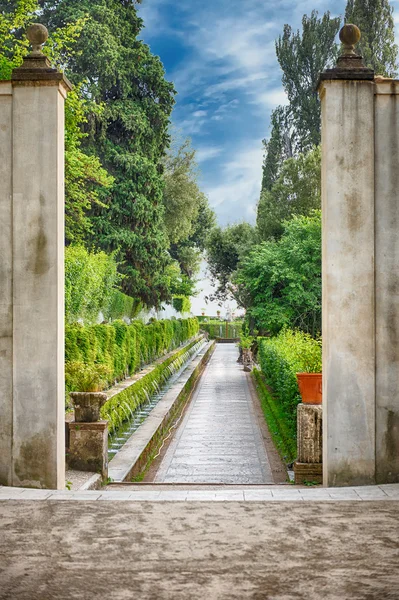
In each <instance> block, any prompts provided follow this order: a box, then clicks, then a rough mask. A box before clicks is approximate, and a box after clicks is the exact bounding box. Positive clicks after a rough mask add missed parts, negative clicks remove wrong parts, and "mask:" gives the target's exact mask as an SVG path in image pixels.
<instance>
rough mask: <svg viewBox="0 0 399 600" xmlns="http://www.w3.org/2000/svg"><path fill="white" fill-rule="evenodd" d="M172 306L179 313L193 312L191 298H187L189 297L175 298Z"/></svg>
mask: <svg viewBox="0 0 399 600" xmlns="http://www.w3.org/2000/svg"><path fill="white" fill-rule="evenodd" d="M172 305H173V308H174V309H175V311H176V312H179V313H189V312H190V310H191V302H190V298H187V296H174V298H173V300H172Z"/></svg>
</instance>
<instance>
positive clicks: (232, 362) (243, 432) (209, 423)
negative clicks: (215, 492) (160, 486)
mask: <svg viewBox="0 0 399 600" xmlns="http://www.w3.org/2000/svg"><path fill="white" fill-rule="evenodd" d="M237 358H238V349H237V347H236V345H235V344H218V345H217V346H216V350H215V352H214V354H213V356H212V358H211V360H210V362H209V364H208V366H207V367H206V369H205V371H204V374H203V375H202V378H201V381H200V383H199V386H198V388H197V390H196V392H195V393H194V396H193V398H192V401H191V404H190V407H189V409H188V411H187V413H186V415H185V417H184V420H183V421H182V423H181V425H180V427H179V428H178V430H177V433H176V434H175V437H174V439H173V441H172V443H171V444H170V446H169V448H168V450H167V452H166V454H165V457H164V459H163V461H162V463H161V465H160V468H159V470H158V473H157V475H156V477H155V481H156V482H165V483H230V484H232V483H241V484H250V483H255V484H259V483H273V477H272V472H271V468H270V464H269V460H268V457H267V454H266V449H265V445H264V443H263V440H262V436H261V432H260V428H259V424H258V421H257V419H256V416H255V414H254V409H253V404H252V399H251V393H250V390H249V385H248V380H247V376H246V373H244V371H243V368H242V365H239V364H237Z"/></svg>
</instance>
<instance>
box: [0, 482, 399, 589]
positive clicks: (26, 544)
mask: <svg viewBox="0 0 399 600" xmlns="http://www.w3.org/2000/svg"><path fill="white" fill-rule="evenodd" d="M395 489H396V488H395ZM264 491H266V490H264ZM270 491H273V490H272V489H270V490H269V492H270ZM307 491H310V492H311V491H312V490H307ZM317 491H319V490H317ZM204 492H205V491H204ZM291 492H292V494H291V495H292V496H294V495H295V493H296V494H297V496H298V498H299V501H293V500H290V501H289V502H285V501H279V500H274V501H272V502H259V501H252V502H237V501H235V500H234V501H231V502H229V501H228V496H229V494H227V491H224V494H225V501H219V502H217V501H213V502H207V501H205V500H206V497H207V492H205V493H201V491H200V490H194V491H187V492H186V491H185V490H183V493H181V491H180V493H179V494H176V492H175V493H174V495H175V498H176V499H180V498H183V497H184V496H185V494H187V501H183V502H179V501H174V502H164V501H162V497H163V494H164V492H160V493H159V495H158V499H159V501H157V502H123V501H122V502H121V501H120V500H121V497H120V496H118V497H116V496H114V499H113V500H111V501H108V502H107V501H106V502H102V501H96V502H90V501H81V502H68V501H62V502H58V503H56V505H55V503H54V502H53V501H51V500H47V501H45V502H38V501H37V499H36V500H26V501H25V502H21V501H20V500H16V501H12V502H3V503H2V504H1V510H0V534H1V545H0V581H1V584H0V600H36V599H37V600H97V599H101V598H109V599H110V600H111V599H112V600H128V599H131V598H137V599H139V600H170V599H171V598H173V599H176V600H203V599H204V598H206V599H207V600H366V599H370V600H374V599H378V600H380V599H384V600H385V599H387V600H396V599H397V598H399V577H398V564H399V543H398V539H399V520H398V511H399V502H381V501H379V502H363V501H359V502H348V501H345V502H340V501H338V502H328V503H327V502H320V501H318V502H317V503H313V502H312V503H311V502H306V501H301V500H300V498H301V491H300V490H295V489H294V490H291ZM3 493H4V492H3ZM71 493H72V494H73V492H71ZM87 493H89V492H85V493H84V496H86V494H87ZM90 493H91V494H93V495H94V494H96V493H97V494H98V492H95V491H93V492H90ZM147 493H149V492H147ZM153 493H154V492H153ZM246 493H247V492H245V491H244V494H246ZM248 493H251V494H253V493H254V491H252V490H251V491H250V492H248ZM75 494H76V495H77V494H78V492H75ZM108 494H110V492H108ZM213 494H214V496H215V497H214V498H213V500H217V498H216V495H217V492H215V491H213ZM104 495H105V494H104ZM237 495H238V494H237V491H235V492H234V494H231V495H230V496H231V498H236V497H237ZM19 496H20V497H23V496H24V492H21V493H20V494H19ZM220 498H221V497H219V499H220ZM190 500H191V502H190Z"/></svg>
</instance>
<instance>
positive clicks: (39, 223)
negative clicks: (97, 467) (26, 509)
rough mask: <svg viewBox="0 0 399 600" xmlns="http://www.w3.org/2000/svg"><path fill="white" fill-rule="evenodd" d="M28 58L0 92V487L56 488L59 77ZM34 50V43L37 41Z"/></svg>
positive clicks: (60, 359)
mask: <svg viewBox="0 0 399 600" xmlns="http://www.w3.org/2000/svg"><path fill="white" fill-rule="evenodd" d="M31 34H32V35H30V39H31V41H32V43H34V42H35V43H34V47H35V48H36V50H35V51H34V52H32V53H31V55H29V56H28V57H27V58H26V59H25V60H24V63H23V65H22V66H21V67H20V68H18V69H15V70H14V72H13V75H12V81H11V82H2V83H1V85H0V144H1V161H0V165H1V166H0V174H1V186H0V188H1V189H0V227H1V232H0V233H1V234H0V255H1V260H0V263H1V266H0V278H1V281H0V414H1V419H0V423H1V425H0V483H1V484H4V485H11V486H24V487H37V488H53V489H56V488H59V489H63V488H64V487H65V457H64V394H65V389H64V100H65V97H66V93H67V91H68V89H69V84H68V82H67V80H66V79H65V77H64V76H63V75H62V74H61V73H58V72H57V71H56V70H55V69H52V68H51V66H50V64H49V63H48V61H47V59H46V58H45V57H44V55H43V54H42V53H41V51H40V43H41V42H42V41H44V39H45V36H46V30H44V28H41V27H39V28H37V27H36V29H34V30H32V31H31ZM38 35H39V38H40V43H39V45H38V44H37V43H36V42H37V40H38V37H37V36H38Z"/></svg>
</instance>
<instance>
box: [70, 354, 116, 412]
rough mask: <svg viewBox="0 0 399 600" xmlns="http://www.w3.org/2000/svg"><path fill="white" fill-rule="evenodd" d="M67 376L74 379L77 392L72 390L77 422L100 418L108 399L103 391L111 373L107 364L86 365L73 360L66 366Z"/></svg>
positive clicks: (71, 394) (71, 396) (71, 395)
mask: <svg viewBox="0 0 399 600" xmlns="http://www.w3.org/2000/svg"><path fill="white" fill-rule="evenodd" d="M66 374H67V378H69V379H70V380H72V381H73V385H74V387H76V389H77V390H79V391H76V392H70V394H69V395H70V398H71V401H72V404H73V406H74V409H75V421H76V422H77V423H93V422H95V421H99V420H100V410H101V408H102V407H103V406H104V404H105V403H106V401H107V394H105V393H104V392H102V390H103V389H105V388H106V387H107V384H108V379H109V377H110V375H111V372H110V369H109V368H108V367H107V366H106V365H86V364H85V363H81V362H71V363H68V365H67V366H66Z"/></svg>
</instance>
